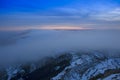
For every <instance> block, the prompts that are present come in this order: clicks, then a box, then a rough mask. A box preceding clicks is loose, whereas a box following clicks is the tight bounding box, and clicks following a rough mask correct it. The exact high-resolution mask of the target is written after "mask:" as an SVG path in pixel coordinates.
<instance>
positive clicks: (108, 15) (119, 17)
mask: <svg viewBox="0 0 120 80" xmlns="http://www.w3.org/2000/svg"><path fill="white" fill-rule="evenodd" d="M90 17H91V18H94V19H97V20H105V21H120V8H115V9H113V10H110V11H107V12H102V13H97V14H92V15H90Z"/></svg>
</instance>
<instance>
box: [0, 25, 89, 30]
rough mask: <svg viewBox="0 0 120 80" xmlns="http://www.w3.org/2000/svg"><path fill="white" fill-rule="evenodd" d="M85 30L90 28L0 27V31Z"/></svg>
mask: <svg viewBox="0 0 120 80" xmlns="http://www.w3.org/2000/svg"><path fill="white" fill-rule="evenodd" d="M31 29H37V30H86V29H90V28H83V27H77V26H35V27H11V28H10V27H9V28H0V31H21V30H31Z"/></svg>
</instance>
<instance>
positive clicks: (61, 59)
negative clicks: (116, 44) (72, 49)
mask: <svg viewBox="0 0 120 80" xmlns="http://www.w3.org/2000/svg"><path fill="white" fill-rule="evenodd" d="M2 75H3V74H2ZM4 76H5V77H3V76H2V77H1V78H0V80H2V79H3V80H120V56H118V57H117V58H116V57H108V56H105V55H103V53H101V52H92V53H67V54H62V55H60V56H56V57H51V58H46V59H45V61H44V65H43V64H42V66H41V65H40V64H39V62H37V63H29V64H26V65H23V64H20V65H15V66H10V67H8V68H6V73H4Z"/></svg>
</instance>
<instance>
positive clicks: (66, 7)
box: [0, 0, 120, 30]
mask: <svg viewBox="0 0 120 80" xmlns="http://www.w3.org/2000/svg"><path fill="white" fill-rule="evenodd" d="M26 29H120V0H0V30H26Z"/></svg>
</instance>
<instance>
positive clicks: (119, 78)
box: [103, 73, 120, 80]
mask: <svg viewBox="0 0 120 80" xmlns="http://www.w3.org/2000/svg"><path fill="white" fill-rule="evenodd" d="M103 80H120V73H119V74H112V75H110V76H108V77H106V78H104V79H103Z"/></svg>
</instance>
